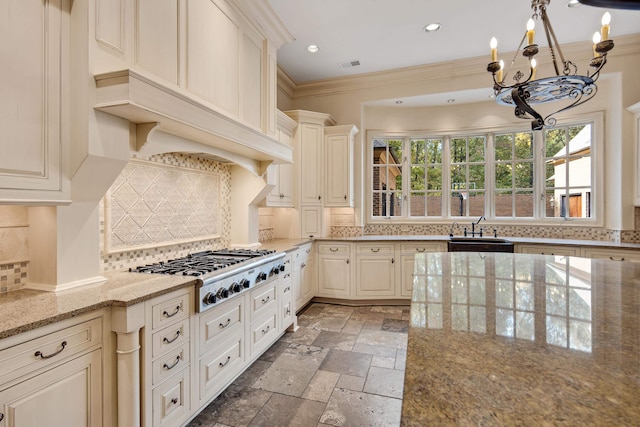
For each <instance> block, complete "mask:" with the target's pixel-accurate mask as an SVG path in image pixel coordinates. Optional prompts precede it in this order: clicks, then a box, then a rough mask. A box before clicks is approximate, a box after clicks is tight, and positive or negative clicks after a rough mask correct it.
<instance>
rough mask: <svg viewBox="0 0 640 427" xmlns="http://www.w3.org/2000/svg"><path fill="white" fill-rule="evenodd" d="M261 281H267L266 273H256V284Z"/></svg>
mask: <svg viewBox="0 0 640 427" xmlns="http://www.w3.org/2000/svg"><path fill="white" fill-rule="evenodd" d="M263 280H267V273H265V272H264V271H261V272H260V273H258V277H256V283H258V282H262V281H263Z"/></svg>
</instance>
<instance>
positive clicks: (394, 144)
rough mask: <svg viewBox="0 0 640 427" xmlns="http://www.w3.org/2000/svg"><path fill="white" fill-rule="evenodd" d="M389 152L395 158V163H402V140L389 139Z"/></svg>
mask: <svg viewBox="0 0 640 427" xmlns="http://www.w3.org/2000/svg"><path fill="white" fill-rule="evenodd" d="M389 153H390V154H391V157H392V158H393V163H396V164H401V163H402V141H399V140H392V141H389Z"/></svg>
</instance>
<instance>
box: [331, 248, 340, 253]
mask: <svg viewBox="0 0 640 427" xmlns="http://www.w3.org/2000/svg"><path fill="white" fill-rule="evenodd" d="M329 250H330V251H331V252H338V250H340V248H329Z"/></svg>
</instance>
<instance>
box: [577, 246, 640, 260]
mask: <svg viewBox="0 0 640 427" xmlns="http://www.w3.org/2000/svg"><path fill="white" fill-rule="evenodd" d="M582 256H583V257H585V258H603V259H608V260H610V261H633V262H640V251H639V250H637V249H607V248H583V249H582Z"/></svg>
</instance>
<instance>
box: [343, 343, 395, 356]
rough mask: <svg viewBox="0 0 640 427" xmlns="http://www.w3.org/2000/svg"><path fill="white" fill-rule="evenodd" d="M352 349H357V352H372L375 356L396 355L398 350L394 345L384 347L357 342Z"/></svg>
mask: <svg viewBox="0 0 640 427" xmlns="http://www.w3.org/2000/svg"><path fill="white" fill-rule="evenodd" d="M351 351H355V352H356V353H365V354H371V355H373V356H381V357H396V352H397V351H398V350H397V349H396V348H393V347H382V346H378V345H370V344H360V343H356V344H355V345H354V346H353V349H352V350H351Z"/></svg>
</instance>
